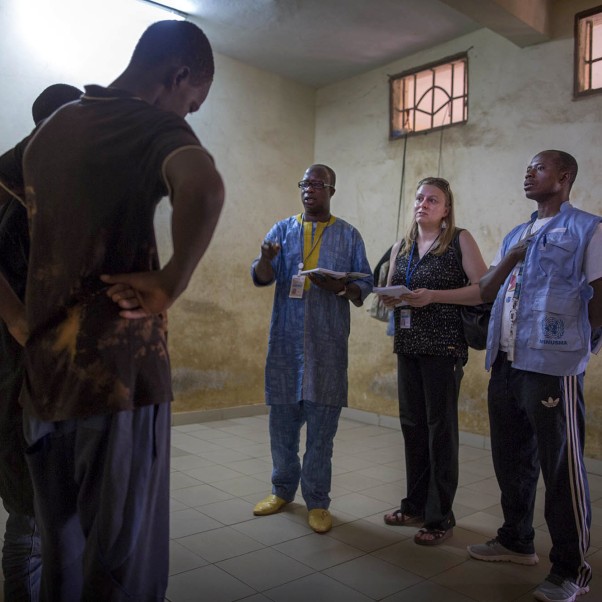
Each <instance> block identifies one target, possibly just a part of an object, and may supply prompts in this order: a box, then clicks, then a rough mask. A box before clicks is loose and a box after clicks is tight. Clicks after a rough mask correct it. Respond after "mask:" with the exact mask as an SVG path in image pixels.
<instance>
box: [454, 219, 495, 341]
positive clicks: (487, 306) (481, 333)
mask: <svg viewBox="0 0 602 602" xmlns="http://www.w3.org/2000/svg"><path fill="white" fill-rule="evenodd" d="M460 232H462V228H456V232H455V233H454V238H453V239H452V242H451V247H452V249H453V250H454V254H455V255H456V260H457V262H458V265H459V266H460V269H461V270H462V272H463V273H464V278H465V280H466V284H469V282H470V281H469V279H468V276H467V275H466V272H464V268H463V267H462V249H461V248H460ZM492 307H493V303H481V304H480V305H461V306H460V316H461V317H462V325H463V326H464V338H465V339H466V342H467V343H468V346H469V347H472V348H473V349H478V350H481V349H485V348H486V347H487V330H488V328H489V318H490V317H491V308H492Z"/></svg>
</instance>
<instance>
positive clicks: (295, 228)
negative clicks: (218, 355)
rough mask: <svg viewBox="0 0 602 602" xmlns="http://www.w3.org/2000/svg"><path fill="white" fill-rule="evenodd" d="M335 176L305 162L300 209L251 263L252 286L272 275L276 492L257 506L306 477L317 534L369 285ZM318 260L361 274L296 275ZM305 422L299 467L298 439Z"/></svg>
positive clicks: (323, 525)
mask: <svg viewBox="0 0 602 602" xmlns="http://www.w3.org/2000/svg"><path fill="white" fill-rule="evenodd" d="M335 183H336V176H335V173H334V171H333V170H332V169H331V168H330V167H328V166H326V165H312V166H311V167H309V168H308V169H307V171H306V172H305V174H304V176H303V180H301V182H299V184H298V186H299V188H300V189H301V201H302V203H303V213H300V214H298V215H293V216H291V217H289V218H287V219H284V220H282V221H280V222H278V223H277V224H275V225H274V226H273V227H272V229H271V230H270V231H269V233H268V234H267V236H266V238H265V240H264V243H263V244H262V246H261V254H260V255H259V257H258V258H257V259H256V260H255V261H254V262H253V265H252V267H251V275H252V278H253V282H254V283H255V285H256V286H265V285H269V284H272V283H273V282H276V290H275V294H274V306H273V312H272V323H271V329H270V338H269V346H268V356H267V361H266V370H265V394H266V403H267V404H268V405H269V406H270V419H269V428H270V443H271V450H272V463H273V471H272V495H269V496H268V497H267V498H265V499H263V500H262V501H260V502H259V503H258V504H257V505H256V506H255V508H254V510H253V513H254V514H256V515H260V516H263V515H268V514H274V513H275V512H278V511H279V510H280V509H281V508H282V507H283V506H285V505H286V504H288V503H289V502H292V501H293V499H294V498H295V493H296V491H297V488H298V486H299V483H301V493H302V495H303V499H304V500H305V503H306V504H307V509H308V510H309V516H308V521H309V525H310V527H311V528H312V529H313V530H314V531H316V532H317V533H325V532H327V531H329V530H330V528H331V527H332V518H331V516H330V513H329V511H328V507H329V505H330V497H329V492H330V481H331V459H332V451H333V440H334V436H335V434H336V431H337V426H338V420H339V416H340V414H341V408H342V407H344V406H346V405H347V340H348V336H349V327H350V311H349V301H351V302H352V303H353V304H354V305H356V306H361V305H362V304H363V301H364V299H365V298H366V296H367V295H368V294H369V293H370V292H371V290H372V284H373V279H372V275H371V270H370V265H369V264H368V260H367V258H366V251H365V248H364V242H363V240H362V237H361V235H360V233H359V232H358V231H357V230H356V229H355V228H354V227H353V226H351V225H350V224H348V223H347V222H345V221H343V220H342V219H340V218H336V217H334V216H333V215H332V214H331V213H330V199H331V197H332V196H333V195H334V193H335ZM318 267H320V268H327V269H329V270H334V271H337V272H357V273H360V274H362V273H363V274H365V277H359V278H358V277H357V274H356V275H354V276H352V277H351V278H345V279H337V278H331V277H330V276H325V275H318V274H317V273H315V272H314V273H310V274H308V275H306V276H304V275H301V274H300V272H303V271H307V270H312V269H314V268H318ZM305 423H306V424H307V440H306V451H305V455H304V457H303V466H301V462H300V460H299V456H298V451H299V439H300V431H301V427H302V426H303V424H305Z"/></svg>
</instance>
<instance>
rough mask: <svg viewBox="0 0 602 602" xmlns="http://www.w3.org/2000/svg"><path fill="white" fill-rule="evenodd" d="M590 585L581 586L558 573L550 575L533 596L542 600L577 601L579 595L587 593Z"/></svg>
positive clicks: (551, 601)
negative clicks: (559, 575)
mask: <svg viewBox="0 0 602 602" xmlns="http://www.w3.org/2000/svg"><path fill="white" fill-rule="evenodd" d="M587 592H589V587H588V586H587V585H585V586H583V587H581V586H579V585H577V584H576V583H573V582H572V581H569V580H568V579H563V578H562V577H558V576H557V575H548V576H547V577H546V580H545V581H544V582H543V583H542V584H541V585H540V586H539V587H538V588H537V589H536V590H535V591H534V592H533V597H534V598H535V599H536V600H541V602H575V600H576V599H577V596H581V595H582V594H587Z"/></svg>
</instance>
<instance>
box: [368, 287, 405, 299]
mask: <svg viewBox="0 0 602 602" xmlns="http://www.w3.org/2000/svg"><path fill="white" fill-rule="evenodd" d="M372 292H373V293H376V294H377V295H386V296H387V297H401V296H402V295H407V294H408V293H411V292H412V291H411V290H410V289H409V288H408V287H407V286H403V284H399V285H397V286H375V287H374V288H373V289H372Z"/></svg>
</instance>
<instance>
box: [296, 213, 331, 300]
mask: <svg viewBox="0 0 602 602" xmlns="http://www.w3.org/2000/svg"><path fill="white" fill-rule="evenodd" d="M334 221H335V218H334V216H330V218H329V219H328V221H327V222H318V224H317V226H316V239H315V241H312V234H313V233H312V232H310V233H309V235H308V236H307V239H308V242H309V243H313V244H311V248H310V249H309V252H308V253H307V255H304V257H303V262H302V263H300V264H299V270H298V272H297V274H295V275H294V276H293V277H292V278H291V287H290V289H289V293H288V296H289V298H290V299H302V298H303V291H304V290H305V289H306V288H308V282H306V279H307V277H306V276H301V275H300V273H299V272H301V271H302V270H303V266H306V267H307V268H309V267H310V266H308V265H307V264H308V259H309V258H310V257H311V255H312V254H313V252H314V251H315V250H316V249H318V255H319V248H320V242H321V241H322V236H323V235H324V231H325V230H326V228H328V226H330V224H332V223H334ZM309 223H310V224H312V223H313V222H309ZM305 225H306V222H305V219H304V218H303V216H301V240H302V247H301V248H302V249H305V246H306V244H305V238H306V233H305ZM312 230H313V226H312ZM308 246H309V245H308ZM314 263H315V265H313V264H314ZM317 265H318V262H317V259H316V260H315V261H313V262H312V265H311V267H317Z"/></svg>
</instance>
